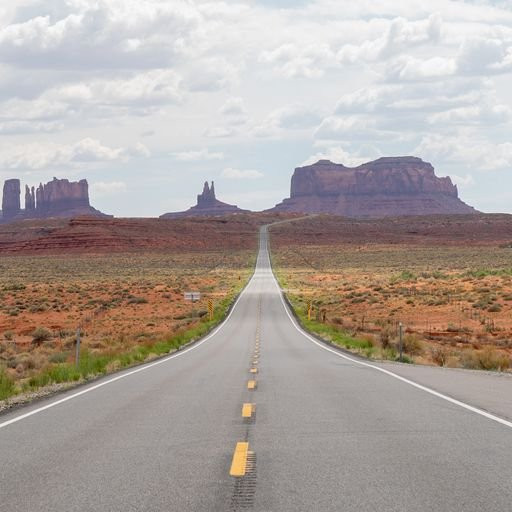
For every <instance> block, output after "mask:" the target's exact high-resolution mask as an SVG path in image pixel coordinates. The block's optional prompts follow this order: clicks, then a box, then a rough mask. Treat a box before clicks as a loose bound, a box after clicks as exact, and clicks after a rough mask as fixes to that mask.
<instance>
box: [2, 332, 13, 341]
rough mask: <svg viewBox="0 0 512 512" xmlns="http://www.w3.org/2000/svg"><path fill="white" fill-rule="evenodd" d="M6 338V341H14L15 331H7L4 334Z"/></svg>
mask: <svg viewBox="0 0 512 512" xmlns="http://www.w3.org/2000/svg"><path fill="white" fill-rule="evenodd" d="M4 338H5V339H6V340H9V341H11V340H13V339H14V332H13V331H5V332H4Z"/></svg>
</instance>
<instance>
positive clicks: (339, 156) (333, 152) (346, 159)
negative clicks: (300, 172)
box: [300, 146, 372, 167]
mask: <svg viewBox="0 0 512 512" xmlns="http://www.w3.org/2000/svg"><path fill="white" fill-rule="evenodd" d="M319 160H330V161H331V162H334V163H336V164H343V165H345V166H347V167H357V166H358V165H361V164H364V163H365V162H369V161H370V160H372V159H371V158H369V157H362V156H359V155H355V154H350V153H349V152H347V151H346V150H344V149H343V148H341V147H339V146H330V147H327V148H324V149H323V150H322V151H320V152H318V153H316V154H314V155H311V156H310V157H309V158H307V159H306V160H304V162H302V164H300V166H301V167H302V166H305V165H313V164H314V163H316V162H318V161H319Z"/></svg>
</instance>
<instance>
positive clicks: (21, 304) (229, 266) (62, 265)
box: [0, 250, 254, 399]
mask: <svg viewBox="0 0 512 512" xmlns="http://www.w3.org/2000/svg"><path fill="white" fill-rule="evenodd" d="M253 262H254V252H253V251H249V250H238V251H230V252H219V251H205V252H194V253H174V254H158V253H150V254H130V255H123V254H120V255H114V256H105V255H96V256H94V255H89V256H72V255H68V256H62V257H52V258H48V257H42V256H41V257H29V256H17V257H3V258H2V262H1V265H0V267H1V268H0V270H1V272H0V298H1V302H0V397H2V396H3V398H5V396H6V395H8V394H12V392H13V386H14V387H15V391H20V390H22V389H25V388H26V387H27V386H31V387H34V386H35V387H37V385H39V384H45V383H46V382H45V380H47V378H48V377H44V378H42V377H41V375H47V376H48V375H50V376H52V375H53V377H55V378H54V379H53V380H54V381H55V379H59V378H60V377H59V375H57V374H56V373H55V371H56V370H55V369H56V368H61V371H62V368H63V367H64V366H65V365H66V364H68V365H69V364H71V363H73V360H74V359H73V358H74V344H75V333H76V329H77V328H78V327H79V326H80V327H81V334H82V347H83V351H84V354H88V355H89V356H90V357H89V361H92V360H93V359H94V358H96V359H98V358H102V357H105V358H107V359H105V360H104V361H103V362H102V363H101V365H100V366H101V368H102V371H103V370H104V369H105V365H110V366H109V368H107V369H106V370H108V369H114V367H115V365H119V364H120V363H119V361H118V362H117V363H116V362H115V361H111V359H112V356H113V355H121V354H126V353H132V354H133V353H134V350H137V358H140V357H143V358H151V357H154V354H152V353H151V350H152V347H154V346H155V344H157V343H158V342H159V341H161V340H169V339H171V338H173V337H175V336H176V335H178V334H180V333H185V332H194V330H197V332H200V331H201V328H202V327H201V326H202V325H203V324H204V322H205V321H206V311H207V300H208V299H211V300H213V301H214V304H215V305H216V307H217V308H219V307H220V306H221V305H225V303H226V300H229V299H230V297H233V296H234V294H235V293H236V292H237V290H239V289H240V287H241V286H242V285H243V283H245V281H246V279H247V278H248V276H249V275H250V273H251V267H252V264H253ZM188 290H197V291H200V292H202V294H203V299H202V300H201V301H200V302H198V303H195V304H192V303H190V302H187V301H185V300H184V298H183V293H184V292H185V291H188ZM203 327H204V325H203ZM184 339H185V338H184ZM161 348H162V347H161ZM164 348H165V347H163V348H162V349H164ZM136 360H137V359H136ZM103 363H105V365H103ZM95 364H96V363H95ZM93 370H94V368H93ZM52 371H53V372H54V374H55V375H54V374H52V373H51V372H52ZM53 377H52V378H53ZM41 379H42V380H41ZM71 380H73V379H71ZM2 389H3V390H4V391H3V392H2ZM0 399H1V398H0Z"/></svg>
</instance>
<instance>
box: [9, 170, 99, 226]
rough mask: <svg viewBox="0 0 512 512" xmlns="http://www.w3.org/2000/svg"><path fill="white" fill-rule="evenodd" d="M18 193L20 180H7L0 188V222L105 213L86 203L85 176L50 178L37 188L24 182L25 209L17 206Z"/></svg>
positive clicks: (87, 194)
mask: <svg viewBox="0 0 512 512" xmlns="http://www.w3.org/2000/svg"><path fill="white" fill-rule="evenodd" d="M20 196H21V186H20V180H19V179H10V180H7V181H6V182H5V183H4V189H3V203H2V219H1V220H2V222H11V221H15V220H23V219H40V218H49V217H74V216H79V215H93V216H99V217H102V216H105V215H104V214H103V213H101V212H100V211H98V210H96V209H95V208H93V207H92V206H91V205H90V203H89V185H88V183H87V180H80V181H75V182H71V181H69V180H67V179H57V178H53V180H52V181H50V182H48V183H46V184H44V185H43V184H42V183H41V184H39V186H38V187H37V189H36V188H35V187H29V186H25V209H22V208H21V203H20Z"/></svg>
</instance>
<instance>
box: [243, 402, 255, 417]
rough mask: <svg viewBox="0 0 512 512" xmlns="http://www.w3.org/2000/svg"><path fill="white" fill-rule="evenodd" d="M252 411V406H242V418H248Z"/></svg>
mask: <svg viewBox="0 0 512 512" xmlns="http://www.w3.org/2000/svg"><path fill="white" fill-rule="evenodd" d="M253 411H254V404H244V405H243V407H242V418H250V417H251V416H252V413H253Z"/></svg>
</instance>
